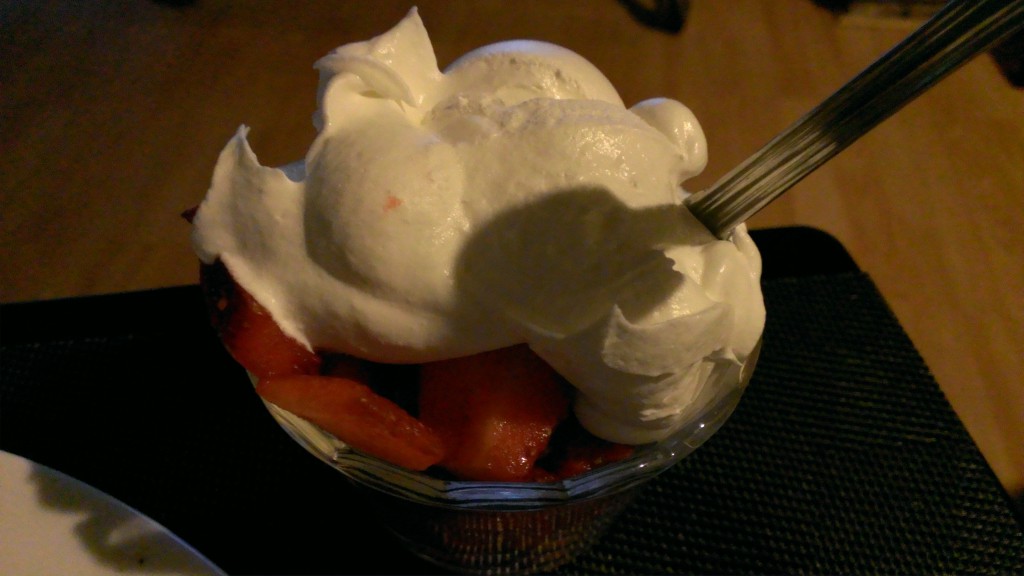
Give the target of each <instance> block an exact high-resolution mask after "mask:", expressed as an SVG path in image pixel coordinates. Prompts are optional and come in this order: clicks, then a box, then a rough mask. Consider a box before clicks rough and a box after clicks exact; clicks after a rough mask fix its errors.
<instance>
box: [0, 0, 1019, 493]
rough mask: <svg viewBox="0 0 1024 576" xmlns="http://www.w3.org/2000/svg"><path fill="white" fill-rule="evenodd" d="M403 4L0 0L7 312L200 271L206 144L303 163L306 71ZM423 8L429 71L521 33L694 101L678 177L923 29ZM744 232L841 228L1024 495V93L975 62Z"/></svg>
mask: <svg viewBox="0 0 1024 576" xmlns="http://www.w3.org/2000/svg"><path fill="white" fill-rule="evenodd" d="M300 4H301V6H302V9H301V10H299V9H297V8H295V7H296V6H299V5H300ZM646 4H653V3H650V2H648V3H646ZM411 5H412V4H411V3H409V2H398V1H377V2H356V1H348V2H346V1H337V0H335V1H331V2H322V1H311V2H303V3H290V2H288V3H286V2H256V1H235V2H227V1H224V0H220V1H212V0H196V1H194V2H187V1H180V0H179V1H178V2H172V1H165V2H156V1H142V0H136V1H132V2H130V1H126V0H123V1H113V0H111V1H98V2H71V1H67V0H65V1H61V0H37V1H34V2H25V1H16V0H0V150H2V155H0V243H2V244H0V246H2V249H0V302H18V301H28V300H39V299H52V298H62V297H71V296H81V295H90V294H101V293H112V292H121V291H133V290H141V289H148V288H156V287H162V286H174V285H182V284H190V283H194V282H195V281H196V272H197V265H196V260H195V257H194V255H193V253H192V251H191V248H190V246H189V227H188V226H187V225H186V223H185V222H184V221H183V220H182V219H180V218H179V217H178V215H179V213H180V212H181V211H182V210H183V209H185V208H188V207H190V206H192V205H194V204H196V203H197V202H199V200H200V199H201V198H202V197H203V195H204V194H205V191H206V188H207V186H208V184H209V179H210V175H211V171H212V168H213V164H214V161H215V159H216V157H217V154H218V152H219V151H220V148H221V147H222V146H223V145H224V144H225V142H226V141H227V140H228V138H229V137H231V135H232V134H233V133H234V131H235V129H236V128H237V127H238V126H239V125H240V124H243V123H244V124H247V125H249V126H251V127H252V132H251V133H250V137H251V141H252V145H253V147H254V149H255V151H256V153H257V154H258V155H259V157H260V160H261V161H262V162H263V163H264V164H281V163H285V162H289V161H292V160H294V159H297V158H300V157H301V156H302V155H303V154H304V152H305V150H306V147H307V146H308V144H309V142H310V141H311V139H312V138H313V136H314V129H313V127H312V124H311V121H310V117H311V114H312V113H313V111H314V109H315V89H316V84H317V77H316V74H315V72H314V71H313V70H312V63H313V62H314V61H315V60H316V59H317V58H319V57H320V56H322V55H323V54H325V53H326V52H328V51H329V50H330V49H332V48H334V47H336V46H338V45H341V44H343V43H347V42H351V41H357V40H364V39H367V38H369V37H371V36H373V35H376V34H378V33H381V32H383V31H385V30H387V29H388V28H389V27H390V26H392V25H393V24H394V23H396V22H397V21H398V20H399V19H400V18H401V17H402V16H403V15H404V14H405V13H406V11H407V10H408V9H409V8H410V7H411ZM418 6H419V8H420V14H421V16H422V18H423V20H424V21H425V23H426V26H427V29H428V31H429V33H430V35H431V38H432V40H433V42H434V44H435V49H436V52H437V57H438V62H439V63H440V64H441V66H444V65H445V64H447V63H449V62H451V61H452V60H453V59H455V58H456V57H457V56H459V55H460V54H462V53H464V52H466V51H467V50H470V49H472V48H475V47H478V46H480V45H483V44H487V43H490V42H494V41H498V40H506V39H511V38H527V37H528V38H536V39H541V40H547V41H550V42H554V43H557V44H561V45H563V46H566V47H568V48H571V49H573V50H575V51H577V52H579V53H580V54H582V55H584V56H585V57H587V58H588V59H590V60H591V61H592V62H594V63H595V64H596V65H597V66H598V67H599V68H600V69H601V70H603V71H604V72H605V73H606V75H607V76H608V77H609V79H610V80H611V81H612V83H613V84H614V85H616V86H617V87H618V88H619V90H620V92H621V94H622V97H623V99H624V100H625V101H626V102H627V104H632V103H635V102H638V101H640V100H643V99H645V98H649V97H653V96H667V97H671V98H675V99H678V100H680V101H682V102H683V103H685V104H687V105H688V106H689V107H690V108H691V109H693V110H694V112H695V113H696V114H697V117H698V118H699V119H700V120H701V122H702V124H703V127H704V129H705V132H706V133H707V135H708V143H709V149H710V161H709V164H708V167H707V169H706V171H705V173H704V174H703V175H701V176H699V177H698V178H696V179H694V180H691V181H690V182H689V183H688V184H687V186H688V187H689V188H691V189H694V190H695V189H699V188H700V187H702V186H704V185H707V184H710V183H711V182H712V181H713V180H714V179H715V178H717V177H718V176H720V175H722V174H723V173H724V172H725V171H727V170H728V169H729V168H731V167H732V166H733V165H735V164H736V163H737V162H739V161H740V160H742V159H743V158H745V157H746V156H747V155H749V154H751V153H752V152H754V151H755V150H756V149H757V148H758V147H760V145H762V144H763V143H765V142H766V141H767V140H768V139H769V138H770V137H772V136H773V135H775V134H776V133H777V132H779V131H780V130H782V129H783V128H785V127H786V126H787V125H788V124H789V123H791V122H792V121H794V120H796V119H797V118H798V117H799V116H800V115H801V114H802V113H804V112H805V111H807V110H809V109H810V108H811V107H813V106H814V105H815V104H816V103H817V102H819V101H820V100H822V99H823V98H825V97H826V96H827V95H828V94H830V93H831V92H832V91H833V90H835V89H836V88H838V87H839V86H840V85H841V84H842V83H843V82H845V81H846V80H847V79H849V78H850V77H852V76H853V75H855V74H856V73H857V72H858V71H860V70H861V69H862V68H864V67H865V66H867V65H868V64H869V63H870V62H872V61H873V60H874V59H875V58H877V57H878V56H880V55H881V54H882V53H883V52H885V51H886V50H887V49H888V48H890V47H891V46H893V45H894V44H896V43H897V42H898V41H899V40H900V39H901V38H903V37H904V36H905V35H906V34H908V33H909V32H910V31H911V30H912V29H913V28H914V27H915V26H916V24H917V23H919V22H915V21H912V20H906V19H899V18H877V17H865V16H863V15H859V16H852V15H845V16H839V15H836V14H833V13H831V12H829V11H828V10H825V9H824V8H822V7H820V6H818V5H815V4H814V3H813V2H811V1H810V0H784V1H780V0H730V1H729V2H715V1H714V0H694V1H693V2H692V3H691V6H690V10H689V13H688V19H687V22H686V25H685V27H684V29H683V30H682V31H681V32H680V33H667V32H662V31H658V30H654V29H652V28H649V27H645V26H643V25H641V24H639V23H638V22H637V21H636V20H635V19H633V18H632V17H631V16H630V15H629V13H628V12H627V10H626V9H625V7H624V5H623V4H622V3H620V2H618V1H616V0H587V1H586V2H580V1H570V0H557V1H547V2H542V1H540V0H529V1H526V0H520V1H518V2H498V1H496V0H481V1H479V2H458V3H456V2H445V1H442V0H423V1H421V2H419V3H418ZM749 224H750V226H751V227H752V228H763V227H772V226H783V225H793V224H799V225H809V226H814V227H817V228H820V229H822V230H825V231H827V232H829V233H831V234H832V235H834V236H835V237H836V238H838V239H839V240H840V241H841V242H842V243H843V244H844V245H845V246H846V247H847V248H848V249H849V251H850V252H851V254H852V255H853V257H854V259H855V260H856V261H857V263H858V264H859V265H860V266H861V268H862V269H864V270H865V271H866V272H867V273H868V274H869V275H870V276H871V277H872V278H873V280H874V281H875V282H876V283H877V285H878V287H879V288H880V290H881V291H882V293H883V295H884V296H885V298H886V299H887V301H888V302H889V303H890V305H891V306H892V308H893V311H894V312H895V314H896V315H897V317H898V318H899V320H900V321H901V323H902V324H903V326H904V327H905V329H906V330H907V332H908V334H909V335H910V337H911V339H912V340H913V342H914V344H915V345H916V346H917V347H918V349H919V350H920V352H921V354H922V356H923V357H924V359H925V361H926V362H927V364H928V365H929V367H930V368H931V369H932V371H933V372H934V374H935V377H936V379H937V380H938V382H939V384H940V385H941V386H942V388H943V390H944V391H945V393H946V394H947V396H948V397H949V399H950V401H951V402H952V404H953V406H954V408H955V409H956V411H957V413H958V414H959V416H960V417H961V419H962V420H963V421H964V423H965V425H966V426H967V428H968V430H969V431H970V433H971V434H972V436H973V437H974V439H975V440H976V442H977V443H978V445H979V446H980V448H981V450H982V452H983V453H984V455H985V457H986V458H987V459H988V461H989V462H990V463H991V465H992V467H993V469H994V470H995V472H996V474H997V475H998V477H999V479H1000V480H1001V481H1002V483H1003V484H1004V485H1005V486H1006V487H1007V489H1008V490H1009V491H1010V492H1011V493H1013V494H1015V495H1020V494H1021V493H1022V492H1024V382H1022V379H1021V376H1020V372H1021V371H1020V364H1021V361H1022V360H1024V248H1022V243H1021V233H1022V231H1024V90H1020V89H1016V88H1014V87H1013V86H1011V85H1010V84H1009V82H1007V81H1006V79H1005V78H1004V77H1003V76H1002V75H1001V74H1000V71H999V69H998V67H997V66H996V65H995V64H994V62H993V60H992V59H991V58H990V57H988V56H987V55H985V56H980V57H978V58H976V59H975V60H973V61H972V62H970V63H968V64H967V65H966V66H965V67H963V68H962V69H960V70H958V71H956V72H955V73H953V74H952V75H951V76H950V77H949V78H947V79H945V80H944V81H942V82H941V83H939V84H938V85H937V86H935V87H934V88H933V89H931V90H930V91H929V92H928V93H926V94H924V95H923V96H921V97H920V98H919V99H918V100H916V101H915V102H913V103H911V104H910V105H909V106H907V107H906V108H904V109H903V110H902V111H901V112H899V113H898V114H897V115H896V116H894V117H893V118H891V119H889V120H887V121H886V122H884V123H883V124H882V125H880V126H879V127H878V128H876V129H875V130H874V131H872V132H871V133H870V134H868V135H867V136H865V137H864V138H862V139H861V140H860V141H858V142H856V143H855V144H854V145H853V146H851V147H850V148H849V149H847V150H846V151H844V152H843V153H841V154H840V155H839V156H838V157H836V158H835V159H833V160H832V161H830V162H829V163H828V164H827V165H825V166H824V167H822V168H820V169H819V170H818V171H817V172H815V173H814V174H812V175H811V176H809V177H808V178H807V179H805V180H804V181H802V182H801V183H800V184H798V185H797V186H796V187H794V188H793V189H792V190H791V191H790V192H788V193H787V194H786V195H785V196H784V197H783V198H781V199H780V200H778V201H776V202H775V203H774V204H772V205H771V206H769V207H768V208H766V209H765V210H764V211H762V212H761V213H759V214H758V215H756V216H755V217H753V218H752V219H751V221H750V222H749ZM793 257H794V258H799V254H794V255H793Z"/></svg>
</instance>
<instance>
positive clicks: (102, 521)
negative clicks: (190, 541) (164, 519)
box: [0, 451, 224, 576]
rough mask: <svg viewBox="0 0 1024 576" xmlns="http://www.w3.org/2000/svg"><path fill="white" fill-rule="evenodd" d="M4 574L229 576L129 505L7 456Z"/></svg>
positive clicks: (1, 488)
mask: <svg viewBox="0 0 1024 576" xmlns="http://www.w3.org/2000/svg"><path fill="white" fill-rule="evenodd" d="M0 574H38V575H40V576H43V575H48V574H53V575H58V574H59V575H62V576H63V575H70V574H75V575H80V576H91V575H107V574H121V575H123V574H182V575H185V574H188V575H217V576H223V575H224V572H223V571H221V570H220V569H219V568H217V567H216V566H214V565H213V564H212V563H211V562H210V561H209V560H207V559H206V558H204V557H203V556H202V555H200V554H199V553H198V552H196V551H195V550H193V549H192V548H191V547H189V546H188V545H187V544H185V543H184V542H182V541H181V539H179V538H178V537H177V536H175V535H174V534H171V533H170V532H169V531H168V530H167V529H166V528H164V527H163V526H161V525H160V524H157V523H156V522H154V521H153V520H152V519H150V518H148V517H146V516H144V515H143V514H140V513H139V512H138V511H136V510H134V509H132V508H131V507H129V506H127V505H126V504H124V503H122V502H120V501H118V500H116V499H114V498H113V497H111V496H109V495H107V494H104V493H103V492H100V491H99V490H97V489H95V488H93V487H92V486H89V485H87V484H84V483H82V482H79V481H78V480H75V479H74V478H71V477H70V476H67V475H66V474H62V473H61V472H58V471H56V470H53V469H51V468H47V467H45V466H41V465H39V464H36V463H34V462H31V461H29V460H26V459H24V458H22V457H20V456H16V455H14V454H11V453H9V452H4V451H0Z"/></svg>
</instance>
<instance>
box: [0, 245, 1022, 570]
mask: <svg viewBox="0 0 1024 576" xmlns="http://www.w3.org/2000/svg"><path fill="white" fill-rule="evenodd" d="M757 240H758V243H759V245H760V246H761V249H762V253H763V254H764V256H765V271H766V275H765V282H764V289H765V297H766V299H767V306H768V310H769V316H768V323H767V327H766V331H765V344H764V349H763V352H762V359H761V362H760V364H759V366H758V369H757V372H756V373H755V377H754V379H753V381H752V383H751V385H750V388H749V390H748V392H747V393H746V395H745V396H744V398H743V400H742V401H741V403H740V407H739V408H738V410H737V412H736V413H735V414H734V415H733V417H732V418H731V419H730V420H729V421H728V422H727V423H726V425H725V426H724V427H723V428H722V430H721V431H720V432H719V433H718V434H717V435H716V436H714V437H713V438H712V439H711V440H710V441H709V442H708V443H707V444H705V445H704V446H703V447H701V448H700V449H699V450H698V451H697V452H695V453H694V454H693V455H692V456H690V457H689V458H687V459H686V460H684V461H683V462H682V463H681V464H680V465H678V466H676V467H675V468H673V469H672V470H670V471H669V472H667V473H666V474H664V475H663V476H661V477H659V478H658V479H656V480H655V481H654V482H653V483H652V484H651V485H649V486H648V487H647V488H646V489H645V490H644V492H643V493H642V495H641V497H640V498H639V499H638V500H637V501H636V502H635V505H634V506H633V507H632V508H631V509H630V510H629V511H628V512H627V513H626V514H625V515H624V516H622V517H621V518H620V519H619V520H618V521H617V522H616V524H615V525H614V527H613V529H612V530H611V531H610V532H609V533H608V534H607V536H606V537H605V538H604V539H603V541H602V542H601V543H600V544H598V545H597V546H596V547H595V548H594V549H593V550H591V551H590V552H589V553H587V554H585V555H584V556H582V557H581V558H579V559H578V561H577V562H576V563H575V564H573V565H571V566H568V567H566V568H565V569H564V570H563V571H564V572H566V573H576V574H594V573H623V574H626V573H631V574H662V573H700V574H725V573H777V574H782V573H784V574H795V573H824V574H925V573H927V574H938V573H941V574H950V573H956V574H979V573H995V574H1006V573H1022V572H1024V533H1022V522H1021V519H1020V518H1018V517H1016V516H1015V515H1014V508H1013V507H1012V505H1011V503H1010V501H1009V498H1008V496H1007V495H1006V494H1005V492H1004V491H1003V490H1002V488H1001V487H1000V485H999V483H998V482H997V480H996V478H995V477H994V475H993V474H992V472H991V470H990V468H989V467H988V466H987V464H986V463H985V461H984V460H983V458H982V456H981V454H980V453H979V451H978V449H977V447H976V446H975V445H974V444H973V442H972V441H971V439H970V437H969V436H968V435H967V433H966V431H965V430H964V428H963V426H962V425H961V423H960V422H959V420H958V419H957V417H956V415H955V414H954V413H953V411H952V410H951V408H950V406H949V404H948V403H947V401H946V399H945V398H944V396H943V395H942V393H941V391H940V390H939V388H938V386H937V385H936V383H935V381H934V380H933V379H932V377H931V375H930V374H929V372H928V370H927V368H926V366H925V365H924V363H923V362H922V360H921V358H920V357H919V355H918V354H917V352H916V351H915V349H914V348H913V346H912V345H911V343H910V341H909V340H908V339H907V337H906V335H905V333H904V332H903V330H902V328H901V327H900V325H899V323H898V322H897V321H896V319H895V318H894V317H893V316H892V314H891V313H890V311H889V308H888V307H887V305H886V303H885V302H884V300H883V299H882V298H881V296H880V295H879V293H878V292H877V290H876V289H875V286H874V284H873V283H872V282H871V280H870V278H869V277H867V276H866V275H864V274H862V273H861V272H859V271H857V270H856V269H855V266H853V265H852V261H850V260H849V259H848V256H847V255H846V254H845V252H844V251H842V250H841V247H838V246H837V245H836V244H835V243H834V241H831V239H830V238H828V237H824V236H823V235H821V234H820V233H815V232H813V231H808V230H789V229H785V230H777V231H764V232H760V233H758V234H757ZM0 449H2V450H6V451H9V452H13V453H15V454H19V455H22V456H25V457H27V458H29V459H31V460H33V461H35V462H38V463H40V464H44V465H46V466H50V467H53V468H55V469H57V470H60V471H62V472H65V473H67V474H70V475H71V476H74V477H76V478H78V479H80V480H82V481H84V482H87V483H89V484H91V485H93V486H95V487H96V488H99V489H100V490H103V491H105V492H107V493H109V494H111V495H113V496H115V497H117V498H118V499H120V500H122V501H124V502H125V503H127V504H128V505H130V506H133V507H135V508H137V509H139V510H140V511H142V512H143V513H145V514H147V515H149V516H150V517H152V518H153V519H154V520H156V521H157V522H160V523H162V524H163V525H165V526H166V527H167V528H168V529H170V530H171V531H173V532H174V533H176V534H177V535H178V536H180V537H182V538H183V539H184V540H185V541H187V542H189V543H190V544H192V545H193V546H194V547H196V548H197V549H198V550H199V551H200V552H202V553H203V554H205V555H206V556H207V557H208V558H210V560H212V561H213V562H214V563H216V564H218V565H219V566H220V567H221V568H223V569H224V570H226V571H227V572H229V573H232V574H332V573H337V574H340V573H391V574H397V573H431V572H435V570H434V569H433V568H431V567H430V566H426V565H424V564H422V563H421V562H419V561H418V560H417V559H415V558H413V557H411V556H410V555H408V554H406V553H405V552H403V551H401V550H400V549H399V548H398V547H397V546H395V545H393V544H391V540H390V539H389V537H388V536H387V535H385V534H384V533H383V532H382V531H381V530H379V529H378V528H377V527H376V526H375V525H374V523H373V520H372V511H370V510H368V509H366V507H365V506H364V505H363V503H362V502H360V501H359V499H358V498H355V497H354V496H353V494H352V492H351V491H350V489H349V488H348V486H347V485H346V484H345V482H343V481H342V480H341V477H340V475H339V474H338V473H337V472H335V471H333V470H331V469H330V468H328V467H327V466H325V465H323V464H322V463H320V462H319V461H317V460H315V459H314V458H312V457H310V456H309V455H308V454H307V453H306V452H304V451H303V450H302V449H301V448H300V447H299V446H298V445H296V444H295V443H293V442H292V441H291V440H290V439H288V437H287V436H285V434H284V433H283V432H282V431H281V430H280V428H279V427H278V426H277V424H276V423H274V422H273V421H272V420H271V419H270V417H269V416H268V415H267V413H266V411H265V410H264V408H263V407H262V404H261V403H260V402H259V400H258V399H257V398H256V396H255V394H253V393H252V389H251V386H250V385H249V383H248V380H247V379H246V378H245V376H244V373H243V372H242V371H241V370H240V369H239V368H238V367H237V366H236V365H235V364H234V363H233V362H231V360H230V359H229V358H228V357H227V356H226V354H225V353H224V352H223V350H222V348H221V347H220V344H219V342H217V341H216V339H215V338H214V337H213V335H212V332H211V331H210V330H209V329H208V327H207V325H206V318H205V315H204V313H203V310H202V305H201V301H200V295H199V291H198V289H197V288H196V287H194V286H187V287H177V288H168V289H162V290H155V291H152V292H139V293H131V294H119V295H110V296H98V297H90V298H79V299H72V300H60V301H51V302H38V303H27V304H7V305H3V306H2V307H0ZM382 549H383V552H382V551H381V550H382Z"/></svg>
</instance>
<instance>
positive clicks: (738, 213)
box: [685, 0, 1024, 238]
mask: <svg viewBox="0 0 1024 576" xmlns="http://www.w3.org/2000/svg"><path fill="white" fill-rule="evenodd" d="M1022 26H1024V0H952V1H951V2H949V3H947V4H946V5H945V6H944V7H943V8H942V9H941V10H940V11H939V12H937V13H936V14H935V15H934V16H932V17H931V18H930V19H929V20H928V21H927V22H925V23H924V24H923V25H922V26H921V27H920V28H918V29H917V30H916V31H915V32H914V33H912V34H911V35H910V36H908V37H907V38H906V39H905V40H903V41H902V42H900V43H899V44H897V45H896V46H895V47H894V48H892V49H891V50H890V51H889V52H887V53H886V54H885V55H883V56H882V57H881V58H879V59H878V60H877V61H875V63H873V64H871V65H870V66H868V67H867V68H866V69H864V71H863V72H861V73H860V74H858V75H857V76H856V77H854V78H853V79H852V80H850V81H849V82H847V83H846V85H844V86H843V87H842V88H840V89H839V90H837V91H836V92H835V93H833V94H832V95H831V96H829V97H828V98H827V99H826V100H825V101H824V102H822V103H821V104H819V105H818V106H817V107H816V108H814V109H813V110H811V111H810V112H809V113H807V114H806V115H805V116H804V117H803V118H801V119H799V120H797V121H796V122H795V123H794V124H792V125H791V126H790V127H789V128H787V129H786V130H785V131H783V132H782V133H781V134H779V135H778V136H776V137H775V138H774V139H772V140H771V141H770V142H768V144H766V145H765V146H764V147H762V148H761V149H760V150H758V151H757V152H755V153H754V155H753V156H751V157H750V158H748V159H747V160H745V161H744V162H743V163H742V164H740V165H739V166H737V167H736V168H734V169H733V170H732V171H730V172H729V173H727V174H726V175H725V176H723V177H722V178H720V179H719V180H718V181H717V182H715V183H714V184H712V185H711V186H710V187H709V188H706V189H704V190H701V191H700V192H696V193H694V194H693V195H691V196H689V197H688V198H687V199H686V201H685V204H686V206H687V207H688V208H689V210H690V211H691V212H692V213H693V214H694V216H696V217H697V219H698V220H700V221H701V222H702V223H704V225H705V226H707V227H708V229H709V230H711V232H712V233H714V234H715V235H716V236H718V237H719V238H726V237H728V236H729V234H730V233H731V232H732V229H733V228H734V227H736V226H737V225H738V224H740V223H742V222H744V221H746V220H747V219H748V218H750V217H751V216H753V215H754V214H755V213H756V212H757V211H759V210H760V209H761V208H764V207H765V206H766V205H768V203H770V202H771V201H772V200H774V199H776V198H778V197H779V196H780V195H782V193H783V192H785V191H786V190H789V188H791V187H792V186H793V185H794V184H796V183H797V182H799V181H800V180H801V179H803V178H804V177H805V176H807V175H808V174H810V173H811V172H812V171H814V169H816V168H817V167H818V166H820V165H822V164H823V163H825V162H826V161H827V160H829V159H830V158H832V157H833V156H835V155H836V154H838V153H839V152H840V151H842V150H843V149H844V148H846V147H847V146H849V145H850V144H852V143H853V142H854V141H855V140H856V139H857V138H859V137H861V136H862V135H864V134H865V133H867V132H868V131H870V130H871V129H872V128H874V127H875V126H876V125H878V124H879V123H880V122H882V121H883V120H885V119H886V118H888V117H889V116H891V115H892V114H894V113H895V112H896V111H898V110H899V109H900V108H902V107H903V106H904V105H905V104H907V103H908V102H910V101H911V100H913V99H914V98H916V97H917V96H918V95H919V94H921V93H922V92H924V91H925V90H927V89H928V88H930V87H931V86H932V85H933V84H935V83H936V82H938V81H939V80H941V79H942V78H944V77H945V76H946V75H947V74H949V73H950V72H952V71H953V70H955V69H957V68H958V67H959V66H960V65H962V64H964V63H965V62H967V61H968V60H970V59H971V58H972V57H974V56H975V55H976V54H978V53H980V52H982V51H984V50H986V49H988V48H989V47H991V46H992V45H993V44H995V43H996V42H998V41H999V40H1001V39H1002V38H1005V37H1006V36H1009V35H1010V34H1011V33H1012V32H1014V31H1015V30H1017V29H1020V28H1021V27H1022Z"/></svg>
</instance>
